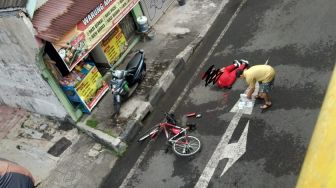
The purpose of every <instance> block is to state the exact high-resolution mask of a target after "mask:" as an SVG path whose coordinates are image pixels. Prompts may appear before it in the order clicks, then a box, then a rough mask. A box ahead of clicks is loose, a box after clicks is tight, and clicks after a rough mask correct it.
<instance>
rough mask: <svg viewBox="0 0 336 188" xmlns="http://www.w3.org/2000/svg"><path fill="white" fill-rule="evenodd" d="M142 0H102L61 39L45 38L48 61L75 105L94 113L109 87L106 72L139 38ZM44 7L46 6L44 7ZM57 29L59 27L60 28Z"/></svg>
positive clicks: (60, 86)
mask: <svg viewBox="0 0 336 188" xmlns="http://www.w3.org/2000/svg"><path fill="white" fill-rule="evenodd" d="M138 3H139V0H102V1H101V2H100V3H99V4H98V5H97V6H95V7H92V9H91V12H89V13H88V14H86V15H85V16H84V17H83V18H82V19H81V20H80V21H78V22H77V23H76V24H74V25H73V27H72V29H71V30H69V31H67V32H66V33H65V34H64V35H63V36H62V37H59V38H57V40H50V41H48V40H47V39H48V38H47V39H45V40H46V41H47V42H46V46H45V56H44V58H45V63H46V65H47V67H48V68H49V69H50V72H51V73H52V75H53V77H54V78H55V80H57V82H58V83H59V88H60V89H61V90H62V92H63V93H64V94H65V95H66V96H67V99H68V100H69V101H62V102H63V103H66V102H68V103H69V102H70V103H71V105H72V107H73V109H70V110H74V109H75V110H78V109H80V110H81V111H82V112H84V113H90V112H91V111H92V109H93V108H94V107H95V105H96V104H97V103H98V102H99V100H100V99H101V98H102V97H103V96H104V94H105V93H106V92H107V91H108V89H109V87H108V83H107V82H106V81H104V79H103V76H104V74H106V72H107V71H108V70H109V69H110V68H111V67H112V66H113V65H114V64H115V63H116V62H117V61H118V60H119V58H120V57H121V56H122V55H123V54H124V53H126V52H127V50H129V49H130V48H131V45H130V44H132V43H134V40H135V39H136V38H137V36H136V34H135V33H136V32H135V30H136V29H137V25H136V21H135V20H136V18H137V17H138V16H140V15H142V11H141V8H140V5H139V4H138ZM41 8H43V7H41ZM56 29H57V28H56Z"/></svg>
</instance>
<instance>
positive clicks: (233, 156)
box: [221, 121, 250, 176]
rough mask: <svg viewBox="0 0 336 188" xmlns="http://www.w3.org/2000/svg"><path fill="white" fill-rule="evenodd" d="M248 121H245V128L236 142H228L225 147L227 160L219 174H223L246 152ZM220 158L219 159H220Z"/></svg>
mask: <svg viewBox="0 0 336 188" xmlns="http://www.w3.org/2000/svg"><path fill="white" fill-rule="evenodd" d="M249 124H250V121H248V122H247V124H246V126H245V129H244V131H243V133H242V135H241V136H240V138H239V140H238V142H237V143H232V144H229V145H227V146H226V147H225V150H224V155H223V157H224V158H228V159H229V161H228V162H227V163H226V166H225V168H224V170H223V172H222V174H221V176H223V175H224V174H225V172H226V171H227V170H228V169H229V168H230V167H231V166H232V165H233V164H234V163H235V162H236V161H237V160H238V159H239V158H240V157H241V156H243V155H244V153H245V152H246V143H247V133H248V128H249ZM224 158H222V159H224ZM222 159H221V160H222Z"/></svg>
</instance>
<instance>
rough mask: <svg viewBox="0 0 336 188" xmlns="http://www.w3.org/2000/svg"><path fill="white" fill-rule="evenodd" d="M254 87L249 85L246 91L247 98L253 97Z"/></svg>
mask: <svg viewBox="0 0 336 188" xmlns="http://www.w3.org/2000/svg"><path fill="white" fill-rule="evenodd" d="M254 89H255V88H254V87H249V90H248V91H247V93H246V98H248V99H252V94H253V92H254Z"/></svg>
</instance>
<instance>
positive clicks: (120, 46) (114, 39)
mask: <svg viewBox="0 0 336 188" xmlns="http://www.w3.org/2000/svg"><path fill="white" fill-rule="evenodd" d="M101 47H102V48H103V51H104V54H105V56H106V58H107V60H108V62H109V63H111V64H113V63H115V62H116V61H117V60H118V59H119V57H120V55H121V54H122V53H123V52H124V51H125V50H126V49H127V41H126V37H125V35H124V34H123V32H122V30H121V28H120V27H119V26H117V27H115V28H114V30H113V32H112V33H111V35H110V36H108V37H106V38H105V39H104V40H103V41H102V43H101Z"/></svg>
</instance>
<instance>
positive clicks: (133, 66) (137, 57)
mask: <svg viewBox="0 0 336 188" xmlns="http://www.w3.org/2000/svg"><path fill="white" fill-rule="evenodd" d="M142 56H143V54H142V53H136V54H135V55H134V56H133V58H132V59H131V61H130V62H129V63H128V64H127V66H126V70H128V71H131V72H133V71H136V69H137V66H138V65H139V62H140V61H141V58H142Z"/></svg>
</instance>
